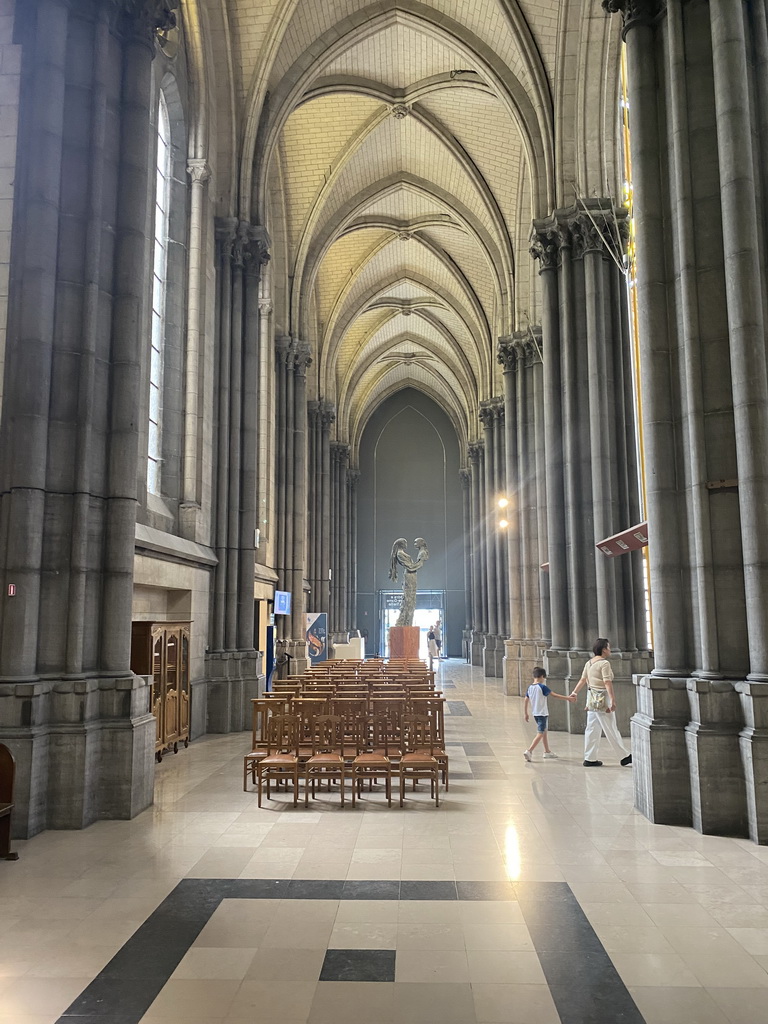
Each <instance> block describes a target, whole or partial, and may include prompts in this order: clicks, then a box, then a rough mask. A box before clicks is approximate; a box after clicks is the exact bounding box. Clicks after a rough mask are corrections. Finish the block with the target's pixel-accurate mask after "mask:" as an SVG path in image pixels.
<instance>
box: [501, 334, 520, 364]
mask: <svg viewBox="0 0 768 1024" xmlns="http://www.w3.org/2000/svg"><path fill="white" fill-rule="evenodd" d="M496 358H497V360H498V361H499V363H501V366H502V368H503V372H504V373H514V372H515V370H517V349H516V348H515V340H514V337H513V336H511V335H508V336H507V337H505V338H499V347H498V348H497V350H496Z"/></svg>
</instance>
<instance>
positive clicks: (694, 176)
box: [604, 0, 768, 837]
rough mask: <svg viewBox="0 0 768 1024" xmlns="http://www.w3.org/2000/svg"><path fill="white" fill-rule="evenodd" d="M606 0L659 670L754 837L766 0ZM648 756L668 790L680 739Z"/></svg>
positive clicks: (717, 805) (715, 826)
mask: <svg viewBox="0 0 768 1024" xmlns="http://www.w3.org/2000/svg"><path fill="white" fill-rule="evenodd" d="M604 7H605V8H606V9H607V10H609V11H611V12H617V11H620V12H621V14H622V16H623V21H624V37H625V40H626V44H627V68H628V84H629V117H630V133H631V134H630V141H631V151H632V152H631V156H632V169H633V179H634V218H635V220H634V225H635V238H636V246H637V271H636V282H637V297H638V313H639V331H640V333H639V345H640V368H641V390H642V406H643V421H644V449H645V467H646V479H647V505H646V514H647V519H648V530H649V537H650V546H649V555H650V578H651V600H652V606H653V627H654V646H655V654H656V665H655V668H654V673H653V674H654V677H656V676H664V677H669V678H673V679H677V678H681V679H684V680H686V681H687V685H688V689H689V697H690V709H689V716H690V725H689V726H688V728H687V730H686V740H687V748H688V754H689V759H690V778H689V786H690V792H691V801H692V806H693V817H694V822H695V824H696V827H697V828H699V829H700V830H702V831H715V832H718V831H727V832H728V833H729V834H732V833H733V832H734V831H736V832H738V831H739V830H741V829H743V828H744V827H745V823H746V821H747V817H748V820H749V828H750V834H752V835H753V837H754V836H756V835H758V834H759V830H760V825H759V822H760V821H761V819H762V818H763V817H764V816H765V807H766V806H768V798H767V797H766V795H765V788H764V786H763V785H762V783H761V781H760V780H761V779H762V777H763V774H764V772H765V769H764V767H763V760H764V758H765V753H764V744H763V743H762V737H761V732H760V726H759V725H758V724H757V723H758V721H759V701H758V708H757V709H755V708H754V707H753V706H751V705H750V700H751V697H752V694H751V691H750V692H749V693H747V690H743V689H742V687H747V688H748V689H749V687H751V684H752V681H753V680H754V681H755V685H756V686H758V685H760V684H761V683H762V681H763V680H764V679H765V671H766V668H765V666H766V654H767V653H768V646H767V641H766V626H768V590H767V588H766V573H767V572H768V569H767V568H766V565H767V564H768V562H767V559H766V555H767V554H768V552H766V543H767V541H766V537H765V530H764V529H762V530H761V529H760V527H759V525H758V521H759V520H760V519H761V518H764V517H763V513H762V509H763V508H764V506H765V505H766V502H767V501H768V463H767V462H766V455H765V453H766V450H768V447H767V445H766V441H767V438H766V434H768V415H767V414H766V403H767V402H768V368H767V367H766V352H765V344H764V342H765V316H766V313H765V310H766V302H767V296H766V281H765V274H764V266H765V262H766V251H765V249H766V240H765V234H764V232H763V230H762V228H761V227H760V225H763V224H764V223H765V217H766V205H765V202H766V200H765V196H766V172H765V154H766V142H765V137H764V132H763V131H762V128H763V127H764V126H765V125H766V124H768V67H767V66H766V57H767V56H768V30H767V29H766V16H765V8H764V5H763V4H743V3H741V2H738V0H717V2H713V3H710V4H684V3H682V2H681V0H669V2H668V3H662V2H661V0H645V2H644V3H629V2H626V0H606V2H605V3H604ZM712 83H714V88H712ZM661 153H665V154H666V156H665V159H664V160H660V159H659V156H660V154H661ZM639 569H640V566H637V570H639ZM633 586H634V589H635V592H637V589H638V587H637V583H636V581H633ZM640 627H641V623H638V622H637V621H636V624H635V635H636V637H638V638H639V636H640V633H641V628H640ZM734 681H735V682H734ZM734 686H735V691H734ZM753 723H754V724H753ZM664 724H665V725H668V728H669V729H677V730H678V733H679V732H680V731H681V728H682V727H681V724H680V720H679V719H672V718H670V719H669V722H665V723H664ZM751 730H754V732H752V731H751ZM753 738H754V739H755V742H754V743H753V742H752V740H753ZM641 756H642V758H643V761H642V762H639V761H638V759H637V758H636V759H635V763H636V765H637V766H638V767H637V768H636V771H638V770H641V771H642V772H643V773H644V775H646V776H647V777H649V778H652V779H653V780H654V784H655V785H656V786H657V788H658V789H659V790H660V791H661V790H663V788H664V786H665V785H666V784H667V783H666V768H667V765H666V761H665V760H664V757H663V754H659V753H658V752H656V751H655V750H654V747H653V746H651V747H650V748H649V749H648V750H646V751H644V752H643V753H642V754H641ZM663 795H664V794H663V793H662V796H663ZM742 795H743V799H742ZM662 805H663V801H662ZM641 809H643V810H644V811H645V813H648V814H649V815H650V816H652V817H653V819H654V820H664V819H663V818H659V816H658V813H657V810H656V804H655V803H654V805H653V806H652V807H648V806H641Z"/></svg>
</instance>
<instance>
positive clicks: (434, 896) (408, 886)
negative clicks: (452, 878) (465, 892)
mask: <svg viewBox="0 0 768 1024" xmlns="http://www.w3.org/2000/svg"><path fill="white" fill-rule="evenodd" d="M400 899H401V900H455V899H458V893H457V892H456V883H455V882H419V881H407V880H406V879H403V880H402V881H401V882H400Z"/></svg>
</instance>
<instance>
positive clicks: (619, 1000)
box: [542, 954, 644, 1024]
mask: <svg viewBox="0 0 768 1024" xmlns="http://www.w3.org/2000/svg"><path fill="white" fill-rule="evenodd" d="M547 960H548V957H547V956H546V955H545V957H544V959H543V960H542V967H543V968H544V973H545V975H546V977H547V982H548V983H549V990H550V992H551V994H552V999H553V1000H554V1003H555V1006H556V1008H557V1012H558V1014H559V1016H560V1021H561V1024H606V1022H607V1021H610V1024H643V1022H644V1018H643V1015H642V1014H641V1013H640V1010H639V1009H638V1008H637V1005H636V1004H635V1001H634V1000H633V999H632V996H631V995H630V994H629V991H628V990H627V987H626V985H625V984H624V982H623V981H622V980H621V978H620V977H619V975H618V974H617V973H616V970H615V969H614V967H613V965H612V964H611V962H610V960H609V959H608V957H607V954H606V955H605V960H604V962H600V961H599V958H592V957H588V958H585V959H584V960H583V961H581V962H578V960H579V958H574V957H572V956H568V957H564V958H563V961H564V962H563V964H562V965H561V966H560V967H558V968H557V969H555V970H553V968H552V965H551V964H549V965H548V964H547ZM555 977H559V979H560V980H558V981H554V980H553V979H554V978H555Z"/></svg>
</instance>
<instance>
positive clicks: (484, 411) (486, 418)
mask: <svg viewBox="0 0 768 1024" xmlns="http://www.w3.org/2000/svg"><path fill="white" fill-rule="evenodd" d="M494 402H495V399H493V398H489V399H488V400H487V401H485V402H481V403H480V410H479V412H478V416H479V418H480V422H481V423H482V424H483V426H484V427H485V429H486V430H488V429H489V428H490V427H492V426H493V415H494Z"/></svg>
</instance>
